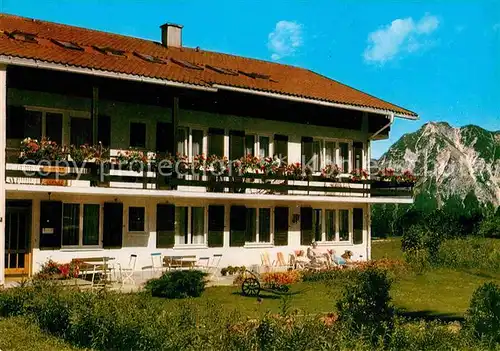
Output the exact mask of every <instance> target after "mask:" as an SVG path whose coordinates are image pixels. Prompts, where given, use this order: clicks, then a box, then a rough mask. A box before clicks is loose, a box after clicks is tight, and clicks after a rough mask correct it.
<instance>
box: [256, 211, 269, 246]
mask: <svg viewBox="0 0 500 351" xmlns="http://www.w3.org/2000/svg"><path fill="white" fill-rule="evenodd" d="M258 221H259V231H258V233H257V238H256V241H257V242H261V243H270V242H271V209H270V208H259V216H258Z"/></svg>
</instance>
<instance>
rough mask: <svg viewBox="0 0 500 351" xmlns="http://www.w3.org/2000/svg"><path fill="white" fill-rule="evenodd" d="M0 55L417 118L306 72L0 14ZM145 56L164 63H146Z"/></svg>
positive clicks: (413, 114) (395, 107)
mask: <svg viewBox="0 0 500 351" xmlns="http://www.w3.org/2000/svg"><path fill="white" fill-rule="evenodd" d="M16 31H18V32H23V33H29V34H33V35H35V39H36V41H37V42H36V43H33V42H29V41H23V40H19V38H20V37H21V39H22V35H21V36H20V35H16V36H15V37H16V38H17V39H14V38H13V36H12V33H13V32H16ZM2 32H3V33H2ZM54 40H56V41H63V42H70V43H74V44H76V45H77V46H80V47H81V48H83V49H84V50H83V51H82V50H75V49H69V48H65V47H63V46H61V45H57V44H56V43H55V42H54ZM96 47H97V49H96ZM106 48H111V49H114V50H117V51H124V52H125V55H124V56H120V55H112V54H109V53H103V50H99V49H106ZM134 53H136V54H134ZM138 54H139V55H138ZM0 55H4V56H10V57H19V58H27V59H36V60H40V61H45V62H50V63H56V64H63V65H68V66H75V67H83V68H91V69H95V70H102V71H109V72H116V73H125V74H132V75H138V76H143V77H149V78H157V79H164V80H169V81H176V82H181V83H188V84H193V85H198V86H205V87H211V86H212V85H214V84H218V85H225V86H230V87H235V88H244V89H250V90H255V91H261V92H270V93H275V94H282V95H289V96H294V97H300V98H307V99H313V100H319V101H325V102H331V103H338V104H344V105H352V106H359V107H369V108H374V109H378V110H386V111H388V112H393V113H395V114H397V115H401V116H407V117H410V118H414V117H417V114H416V113H414V112H412V111H409V110H406V109H404V108H401V107H399V106H396V105H394V104H391V103H389V102H386V101H383V100H381V99H378V98H376V97H374V96H371V95H369V94H366V93H363V92H361V91H359V90H356V89H354V88H351V87H349V86H347V85H344V84H341V83H339V82H337V81H335V80H332V79H329V78H327V77H324V76H322V75H319V74H316V73H314V72H312V71H310V70H307V69H303V68H299V67H293V66H289V65H282V64H278V63H272V62H267V61H261V60H256V59H250V58H246V57H241V56H234V55H228V54H222V53H217V52H210V51H205V50H198V49H192V48H186V47H182V48H173V47H170V48H167V47H165V46H163V45H161V43H157V42H154V41H150V40H144V39H138V38H132V37H127V36H122V35H118V34H111V33H105V32H100V31H96V30H90V29H85V28H79V27H73V26H68V25H63V24H56V23H51V22H45V21H40V20H35V19H29V18H23V17H18V16H12V15H5V14H0ZM144 55H149V56H151V57H153V58H158V59H160V60H163V61H164V62H166V63H157V62H150V61H148V60H145V59H144ZM141 56H143V57H141ZM190 65H197V66H199V67H201V68H202V69H194V68H190V67H189V66H190Z"/></svg>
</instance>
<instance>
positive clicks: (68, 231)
mask: <svg viewBox="0 0 500 351" xmlns="http://www.w3.org/2000/svg"><path fill="white" fill-rule="evenodd" d="M99 212H100V205H99V204H80V203H63V214H62V215H63V216H62V223H63V224H62V245H63V246H97V245H99Z"/></svg>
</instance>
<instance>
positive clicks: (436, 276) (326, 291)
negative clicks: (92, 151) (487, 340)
mask: <svg viewBox="0 0 500 351" xmlns="http://www.w3.org/2000/svg"><path fill="white" fill-rule="evenodd" d="M372 247H373V258H374V259H378V258H384V257H385V258H393V259H395V258H401V257H402V254H401V249H400V240H398V239H393V240H384V241H374V242H373V245H372ZM487 281H494V282H496V283H497V284H500V275H498V274H491V273H489V272H481V271H471V270H453V269H433V270H429V271H427V272H425V273H424V274H421V275H417V274H413V273H409V274H407V275H405V276H403V277H398V279H397V280H396V281H395V282H394V283H393V287H392V290H391V295H392V297H393V303H394V305H395V306H396V307H397V308H398V310H400V311H401V313H403V314H405V315H407V316H413V317H425V318H429V319H436V318H437V319H441V320H453V319H460V318H462V317H463V314H464V313H465V311H466V310H467V308H468V306H469V301H470V298H471V296H472V293H473V291H474V290H475V289H476V288H477V287H479V286H480V285H481V284H483V283H484V282H487ZM292 291H295V292H298V293H297V294H296V295H293V297H292V298H291V300H290V301H289V304H290V307H291V309H297V310H299V313H300V314H318V313H326V312H332V311H335V302H336V300H337V299H338V298H339V297H340V294H341V287H340V286H335V285H334V284H331V286H329V287H327V286H326V285H325V284H323V283H320V282H315V283H311V282H309V283H308V282H302V283H298V284H295V285H294V286H293V287H292ZM193 302H195V303H196V304H199V305H201V306H210V307H208V308H220V309H224V310H226V311H236V312H237V313H239V314H241V315H243V316H248V317H258V316H262V315H263V314H265V313H267V312H269V311H271V312H274V313H275V312H279V311H280V310H281V309H282V307H283V300H282V299H280V298H279V297H277V296H275V295H273V294H269V293H264V294H263V296H262V299H261V300H258V299H257V298H255V297H243V296H242V295H241V294H240V287H238V286H234V287H231V286H229V287H212V288H208V289H207V290H206V291H205V293H204V294H203V295H202V297H200V298H197V299H193ZM156 303H158V309H159V310H161V309H167V310H168V308H169V306H170V305H172V304H176V303H178V301H176V300H164V299H157V300H156ZM214 306H215V307H214ZM0 336H1V337H0V350H71V349H72V348H71V347H69V346H67V345H65V344H64V343H61V342H60V341H58V340H57V339H55V338H51V337H48V336H46V335H45V334H44V333H42V332H41V331H40V330H39V329H38V328H36V327H35V326H33V325H32V324H30V323H29V322H27V321H26V320H24V319H18V318H15V319H12V318H10V319H3V320H2V319H0Z"/></svg>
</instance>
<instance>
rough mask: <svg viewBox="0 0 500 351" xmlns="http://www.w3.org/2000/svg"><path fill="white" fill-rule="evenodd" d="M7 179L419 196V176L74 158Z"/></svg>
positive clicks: (19, 168) (13, 168) (16, 171)
mask: <svg viewBox="0 0 500 351" xmlns="http://www.w3.org/2000/svg"><path fill="white" fill-rule="evenodd" d="M6 181H7V183H15V184H26V185H52V186H74V187H112V188H136V189H151V190H153V189H158V190H172V191H192V192H215V193H241V194H280V195H311V196H346V197H347V196H356V197H406V198H411V197H412V196H413V182H387V181H380V180H377V179H368V180H359V181H352V179H350V178H349V177H347V176H346V177H340V178H337V179H326V178H323V177H321V176H310V177H308V178H307V179H293V178H290V177H284V176H277V175H274V176H271V175H263V174H244V175H237V176H229V175H222V176H215V175H205V174H184V175H176V174H174V173H173V172H159V171H158V170H156V169H149V170H146V171H141V172H135V171H132V170H123V169H119V168H118V167H117V166H114V165H110V164H106V165H98V164H93V163H87V164H85V165H84V166H82V165H77V164H73V163H71V162H65V163H58V164H48V163H47V164H41V165H40V164H38V165H35V164H16V163H7V165H6Z"/></svg>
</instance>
